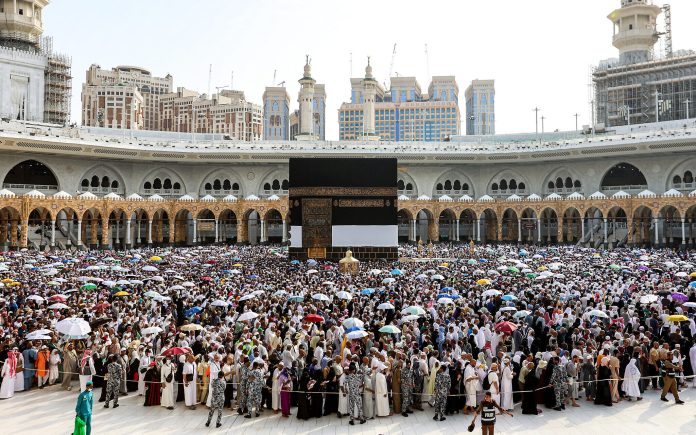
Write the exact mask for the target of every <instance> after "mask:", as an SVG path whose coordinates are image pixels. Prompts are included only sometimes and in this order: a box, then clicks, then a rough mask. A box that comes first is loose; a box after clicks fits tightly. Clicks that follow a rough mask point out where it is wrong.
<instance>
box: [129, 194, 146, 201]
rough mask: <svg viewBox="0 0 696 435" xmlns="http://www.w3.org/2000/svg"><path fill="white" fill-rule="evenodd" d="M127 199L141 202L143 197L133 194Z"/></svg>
mask: <svg viewBox="0 0 696 435" xmlns="http://www.w3.org/2000/svg"><path fill="white" fill-rule="evenodd" d="M126 199H127V200H129V201H141V200H142V199H143V197H142V196H140V195H138V194H137V193H131V194H130V195H128V196H127V197H126Z"/></svg>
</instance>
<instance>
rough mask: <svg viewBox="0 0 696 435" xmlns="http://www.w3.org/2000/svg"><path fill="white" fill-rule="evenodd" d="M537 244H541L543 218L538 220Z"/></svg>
mask: <svg viewBox="0 0 696 435" xmlns="http://www.w3.org/2000/svg"><path fill="white" fill-rule="evenodd" d="M536 224H537V243H541V218H537V221H536Z"/></svg>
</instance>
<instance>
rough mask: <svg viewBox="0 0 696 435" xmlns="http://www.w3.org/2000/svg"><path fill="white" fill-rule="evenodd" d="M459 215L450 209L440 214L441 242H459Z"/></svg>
mask: <svg viewBox="0 0 696 435" xmlns="http://www.w3.org/2000/svg"><path fill="white" fill-rule="evenodd" d="M456 222H457V215H456V214H454V212H453V211H452V210H450V209H445V210H442V212H440V216H439V217H438V219H437V226H438V239H439V240H440V241H443V242H444V241H446V242H452V241H457V226H456Z"/></svg>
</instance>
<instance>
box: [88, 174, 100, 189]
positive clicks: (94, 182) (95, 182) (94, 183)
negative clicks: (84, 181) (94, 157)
mask: <svg viewBox="0 0 696 435" xmlns="http://www.w3.org/2000/svg"><path fill="white" fill-rule="evenodd" d="M90 186H91V187H99V177H97V176H96V175H94V176H93V177H92V182H91V183H90Z"/></svg>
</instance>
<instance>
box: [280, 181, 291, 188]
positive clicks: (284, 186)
mask: <svg viewBox="0 0 696 435" xmlns="http://www.w3.org/2000/svg"><path fill="white" fill-rule="evenodd" d="M289 187H290V183H289V182H288V180H283V182H282V183H281V185H280V188H281V189H282V190H288V188H289Z"/></svg>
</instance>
